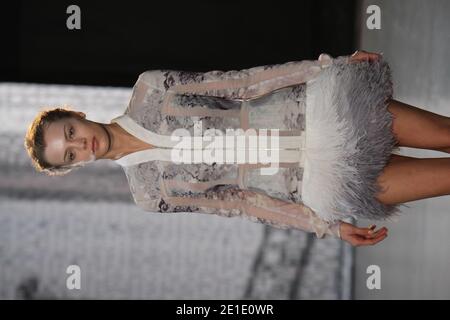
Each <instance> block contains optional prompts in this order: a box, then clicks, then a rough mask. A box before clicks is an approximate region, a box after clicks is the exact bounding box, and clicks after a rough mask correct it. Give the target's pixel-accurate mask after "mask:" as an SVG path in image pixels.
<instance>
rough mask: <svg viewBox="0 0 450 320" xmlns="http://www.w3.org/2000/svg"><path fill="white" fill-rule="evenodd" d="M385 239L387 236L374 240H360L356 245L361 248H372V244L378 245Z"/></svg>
mask: <svg viewBox="0 0 450 320" xmlns="http://www.w3.org/2000/svg"><path fill="white" fill-rule="evenodd" d="M386 237H387V234H384V235H382V236H380V237H377V238H374V239H360V240H359V241H357V244H358V245H361V246H372V245H374V244H377V243H379V242H380V241H383V240H384V239H386Z"/></svg>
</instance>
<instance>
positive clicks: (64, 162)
mask: <svg viewBox="0 0 450 320" xmlns="http://www.w3.org/2000/svg"><path fill="white" fill-rule="evenodd" d="M63 130H64V138H66V141H67V133H66V125H64V128H63ZM66 157H67V149H66V151H64V158H63V165H64V164H66Z"/></svg>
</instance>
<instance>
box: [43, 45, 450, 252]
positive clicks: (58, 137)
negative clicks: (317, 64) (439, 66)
mask: <svg viewBox="0 0 450 320" xmlns="http://www.w3.org/2000/svg"><path fill="white" fill-rule="evenodd" d="M380 57H381V56H380V55H379V54H377V53H369V52H365V51H357V52H355V53H354V54H353V55H352V56H351V57H350V60H349V62H350V63H356V62H358V61H369V62H371V61H375V60H376V59H379V58H380ZM388 110H389V111H390V112H391V113H392V114H393V115H394V121H393V125H392V131H393V133H394V135H395V137H396V139H397V141H398V145H399V146H404V147H412V148H422V149H432V150H437V151H442V152H447V153H450V118H449V117H445V116H442V115H438V114H435V113H432V112H429V111H426V110H423V109H419V108H417V107H413V106H411V105H408V104H405V103H402V102H400V101H397V100H394V99H391V100H389V103H388ZM78 114H79V116H80V117H78V118H70V119H63V120H59V121H57V122H54V123H52V124H50V125H49V127H48V128H47V129H46V130H45V133H44V140H45V141H46V144H47V148H46V150H45V152H44V156H45V157H46V159H47V161H49V162H50V163H51V164H54V165H59V164H62V157H63V152H64V150H65V149H66V148H68V149H69V150H70V151H72V152H73V153H74V156H75V159H74V161H73V162H78V161H87V160H89V157H90V156H91V155H92V151H91V143H92V137H94V136H95V137H96V139H97V141H98V144H99V148H98V150H96V152H95V157H96V160H98V159H111V160H112V159H118V158H120V157H122V156H124V155H126V154H128V153H131V152H135V151H139V150H144V149H147V148H152V147H153V146H151V145H149V144H146V143H144V142H142V141H141V140H139V139H137V138H135V137H134V136H132V135H130V134H128V133H127V132H126V131H125V130H123V129H122V128H121V127H120V126H119V125H117V124H104V123H98V122H94V121H90V120H87V119H86V118H85V117H86V115H85V114H84V113H82V112H80V113H78ZM64 125H66V126H67V128H66V129H69V127H70V126H73V129H74V131H73V136H72V137H69V140H68V141H66V140H65V139H64V135H63V127H64ZM68 134H69V133H68ZM72 156H73V155H72ZM442 177H448V179H443V178H442ZM378 183H379V184H380V185H381V187H382V188H383V189H384V190H383V192H381V193H380V194H377V195H376V196H377V199H378V200H379V201H380V202H382V203H385V204H398V203H401V202H408V201H413V200H418V199H424V198H429V197H437V196H442V195H449V194H450V158H427V159H419V158H412V157H405V156H399V155H394V154H393V155H392V156H391V158H390V160H389V162H388V164H387V165H386V167H385V168H384V170H383V172H382V174H381V175H380V176H379V178H378ZM375 228H376V226H375V225H371V226H369V227H367V228H363V227H358V226H355V225H352V224H349V223H347V222H344V221H341V223H340V233H341V239H342V240H344V241H346V242H348V243H350V244H351V245H353V246H367V245H375V244H377V243H379V242H380V241H382V240H384V239H385V238H386V237H387V236H388V229H387V228H386V227H382V228H380V229H378V230H375Z"/></svg>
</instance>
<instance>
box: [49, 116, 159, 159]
mask: <svg viewBox="0 0 450 320" xmlns="http://www.w3.org/2000/svg"><path fill="white" fill-rule="evenodd" d="M78 115H79V117H71V118H67V119H61V120H58V121H55V122H53V123H51V124H50V125H49V126H48V127H47V128H46V129H45V131H44V141H45V143H46V145H47V147H46V148H45V150H44V157H45V159H46V160H47V161H48V162H49V163H50V164H52V165H63V164H64V165H71V164H76V163H79V162H82V161H88V160H89V159H90V157H91V156H92V154H94V155H95V159H96V160H99V159H110V160H113V159H118V158H120V157H122V156H124V155H127V154H128V153H131V152H134V151H139V150H144V149H147V148H152V146H151V145H149V144H147V143H144V142H142V141H141V140H139V139H136V138H135V137H134V136H132V135H130V134H129V133H128V132H126V131H125V130H124V129H122V128H121V127H120V126H119V125H117V124H116V123H113V124H108V123H99V122H95V121H90V120H87V119H86V115H85V114H84V113H82V112H79V113H78ZM64 126H65V130H66V134H67V140H66V138H65V136H64ZM93 137H95V139H96V141H97V145H98V148H97V149H96V150H95V152H93V151H92V139H93ZM66 150H67V151H68V153H67V157H66V159H65V162H64V160H63V158H64V153H65V151H66Z"/></svg>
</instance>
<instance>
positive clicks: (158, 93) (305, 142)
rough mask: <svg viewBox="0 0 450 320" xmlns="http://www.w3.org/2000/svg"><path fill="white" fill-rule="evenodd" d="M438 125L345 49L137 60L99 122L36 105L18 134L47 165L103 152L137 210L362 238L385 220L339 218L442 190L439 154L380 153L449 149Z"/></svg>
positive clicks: (384, 74) (377, 65)
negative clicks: (228, 60)
mask: <svg viewBox="0 0 450 320" xmlns="http://www.w3.org/2000/svg"><path fill="white" fill-rule="evenodd" d="M449 128H450V119H449V118H448V117H444V116H440V115H437V114H434V113H431V112H427V111H424V110H421V109H418V108H415V107H412V106H409V105H406V104H404V103H401V102H399V101H396V100H394V99H392V82H391V73H390V69H389V66H388V64H387V62H386V61H384V60H383V58H382V56H380V55H379V54H375V53H369V52H365V51H356V52H355V53H354V54H353V55H351V56H341V57H337V58H335V59H333V58H331V57H330V56H329V55H326V54H322V55H320V57H319V58H318V60H311V61H310V60H303V61H292V62H287V63H284V64H278V65H267V66H259V67H253V68H250V69H244V70H240V71H236V70H232V71H228V72H223V71H219V70H214V71H210V72H206V73H200V72H188V71H175V70H150V71H146V72H144V73H142V74H141V75H140V76H139V78H138V81H137V82H136V84H135V86H134V88H133V95H132V97H131V100H130V103H129V105H128V107H127V109H126V111H125V113H124V115H122V116H120V117H117V118H115V119H113V120H111V123H110V124H103V123H97V122H93V121H89V120H87V119H86V118H85V114H84V113H81V112H75V111H71V110H64V109H60V108H57V109H54V110H48V111H43V112H41V113H39V115H38V116H37V117H36V119H35V120H34V121H33V123H32V124H31V125H30V127H29V129H28V132H27V135H26V138H25V147H26V149H27V151H28V154H29V155H30V157H31V159H32V161H33V165H34V166H35V167H36V169H37V170H39V171H42V172H45V173H47V174H49V175H61V174H66V173H67V172H69V171H70V170H72V169H73V168H74V167H79V166H82V165H85V164H86V163H88V162H91V161H95V160H97V159H110V160H114V161H115V162H117V163H118V164H119V165H121V166H122V167H123V169H124V171H125V173H126V176H127V179H128V182H129V184H130V191H131V193H132V195H133V198H134V201H135V202H136V204H137V205H138V206H139V207H141V208H143V209H144V210H147V211H152V212H197V213H209V214H211V213H213V214H218V215H221V216H227V217H232V216H241V217H245V218H247V219H250V220H252V221H255V222H261V223H265V224H268V225H272V226H274V227H278V228H296V229H301V230H305V231H308V232H315V233H316V235H317V236H318V237H320V238H321V237H324V236H325V235H331V236H335V237H339V238H341V239H343V240H345V241H347V242H349V243H351V244H352V245H354V246H360V245H373V244H376V243H378V242H380V241H382V240H383V239H385V238H386V237H387V228H384V227H383V228H381V229H379V230H377V231H375V225H372V226H370V227H369V228H359V227H356V226H354V225H352V224H350V223H347V222H345V221H342V219H344V218H346V217H354V218H361V217H363V218H370V219H379V220H385V219H390V218H391V217H393V216H395V215H397V214H398V213H399V212H400V210H399V207H400V206H401V205H404V204H403V203H404V202H408V201H412V200H417V199H423V198H427V197H434V196H440V195H447V194H449V190H450V180H449V179H436V180H434V177H436V176H442V175H445V174H447V175H448V166H449V163H448V159H442V158H437V159H416V158H411V157H403V156H399V155H395V154H392V152H393V151H394V150H396V149H397V148H398V147H399V146H408V147H418V148H430V149H433V150H440V151H444V152H448V150H450V129H449ZM229 129H233V130H231V131H232V133H231V134H228V133H229ZM265 129H267V130H266V131H265ZM203 130H205V132H204V133H203ZM269 133H270V134H269ZM269 140H270V143H268V142H269ZM255 141H257V142H256V143H255ZM255 146H256V147H255ZM262 150H265V152H266V154H265V156H266V157H265V158H264V157H263V155H264V152H262ZM268 154H270V159H268V158H269V157H267V155H268ZM272 156H273V157H275V159H272ZM252 157H253V158H252ZM255 159H256V160H255ZM445 180H447V181H445Z"/></svg>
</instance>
